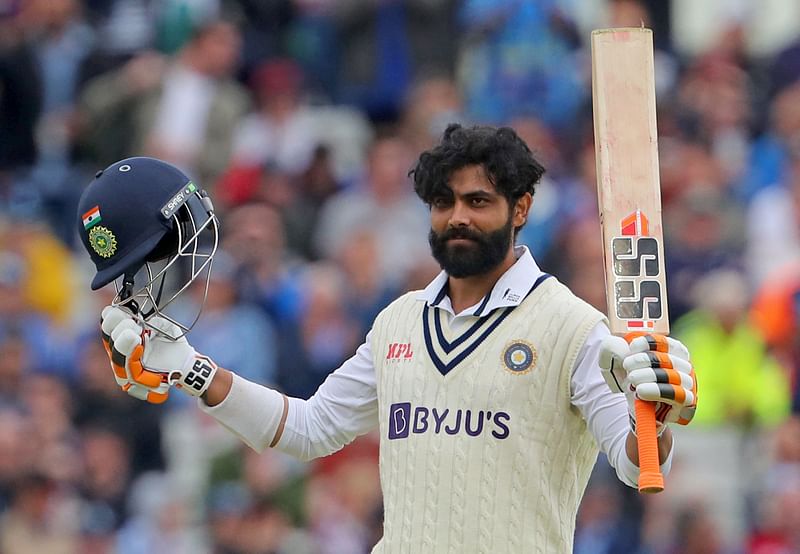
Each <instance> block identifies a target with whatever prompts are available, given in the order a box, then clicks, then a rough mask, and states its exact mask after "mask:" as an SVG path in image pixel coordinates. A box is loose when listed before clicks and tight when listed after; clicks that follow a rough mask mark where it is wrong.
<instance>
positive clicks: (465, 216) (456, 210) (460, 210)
mask: <svg viewBox="0 0 800 554" xmlns="http://www.w3.org/2000/svg"><path fill="white" fill-rule="evenodd" d="M469 222H470V214H469V209H468V208H467V205H466V204H465V203H464V202H456V203H455V204H453V212H452V213H451V214H450V221H449V222H448V223H449V224H450V227H466V226H468V225H469Z"/></svg>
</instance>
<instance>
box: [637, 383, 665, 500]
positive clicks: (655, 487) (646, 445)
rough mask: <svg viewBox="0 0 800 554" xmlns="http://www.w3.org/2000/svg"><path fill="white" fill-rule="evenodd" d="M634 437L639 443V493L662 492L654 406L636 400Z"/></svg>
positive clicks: (651, 403)
mask: <svg viewBox="0 0 800 554" xmlns="http://www.w3.org/2000/svg"><path fill="white" fill-rule="evenodd" d="M635 408H636V437H637V439H638V443H639V492H641V493H656V492H661V491H663V490H664V476H663V475H661V468H660V464H659V463H658V437H657V436H656V405H655V403H654V402H647V401H646V400H639V399H638V398H637V399H636V403H635Z"/></svg>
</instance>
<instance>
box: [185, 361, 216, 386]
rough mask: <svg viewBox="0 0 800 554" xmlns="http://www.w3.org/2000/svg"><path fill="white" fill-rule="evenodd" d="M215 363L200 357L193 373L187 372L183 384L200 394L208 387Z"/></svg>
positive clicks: (195, 363)
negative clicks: (207, 383)
mask: <svg viewBox="0 0 800 554" xmlns="http://www.w3.org/2000/svg"><path fill="white" fill-rule="evenodd" d="M212 364H214V362H212V361H211V360H210V359H208V358H200V357H198V358H197V359H196V360H195V362H194V365H192V369H191V371H189V372H187V374H186V377H184V378H183V384H184V385H186V386H189V387H192V388H193V389H194V390H196V391H197V392H198V393H199V392H200V391H202V390H203V388H204V387H205V386H206V382H207V381H208V378H209V377H211V374H212V373H213V372H214V369H215V367H214V365H212Z"/></svg>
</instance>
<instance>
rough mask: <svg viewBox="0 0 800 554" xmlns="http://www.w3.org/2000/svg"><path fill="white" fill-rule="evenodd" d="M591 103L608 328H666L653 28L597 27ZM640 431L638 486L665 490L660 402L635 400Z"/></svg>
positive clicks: (663, 330)
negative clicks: (658, 417) (658, 427)
mask: <svg viewBox="0 0 800 554" xmlns="http://www.w3.org/2000/svg"><path fill="white" fill-rule="evenodd" d="M592 105H593V113H594V140H595V153H596V156H597V195H598V206H599V210H600V222H601V229H602V237H603V253H604V258H603V259H604V266H605V281H606V300H607V303H608V320H609V324H610V328H611V332H612V333H614V334H616V335H621V336H624V337H626V339H627V340H628V341H629V342H630V339H631V338H632V337H633V336H636V335H635V333H642V332H645V333H647V332H654V333H661V334H668V333H669V318H668V314H667V288H666V275H665V271H664V239H663V231H662V226H661V189H660V185H659V176H658V132H657V129H656V97H655V76H654V69H653V33H652V31H651V30H650V29H645V28H619V29H600V30H596V31H593V32H592ZM632 333H634V334H633V335H631V334H632ZM636 434H637V437H638V442H639V468H640V476H639V491H640V492H645V493H654V492H661V491H662V490H664V478H663V476H662V475H661V471H660V469H659V463H658V445H657V437H656V422H655V403H653V402H645V401H642V400H636Z"/></svg>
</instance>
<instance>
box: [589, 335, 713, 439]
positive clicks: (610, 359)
mask: <svg viewBox="0 0 800 554" xmlns="http://www.w3.org/2000/svg"><path fill="white" fill-rule="evenodd" d="M626 338H627V339H628V340H630V343H629V342H628V341H627V340H626V339H624V338H622V337H617V336H614V335H609V336H608V337H606V338H605V339H604V340H603V343H602V345H601V348H600V370H601V371H602V373H603V377H604V378H605V380H606V384H607V385H608V387H609V388H610V389H611V391H612V392H624V393H625V397H626V398H627V400H628V415H629V416H630V421H631V429H633V432H634V433H635V432H636V410H635V408H634V404H635V400H636V398H639V399H640V400H647V401H650V402H655V403H656V409H655V412H656V426H657V433H658V435H659V436H660V435H661V434H662V433H663V432H664V430H665V429H666V426H667V424H668V423H678V424H679V425H687V424H688V423H689V422H690V421H691V420H692V418H693V417H694V413H695V409H696V407H697V378H696V377H695V373H694V368H693V367H692V364H691V362H690V361H689V351H688V350H687V349H686V347H685V346H684V345H683V343H681V342H680V341H678V340H676V339H673V338H671V337H667V336H665V335H658V334H655V333H644V334H630V335H628V336H627V337H626Z"/></svg>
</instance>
